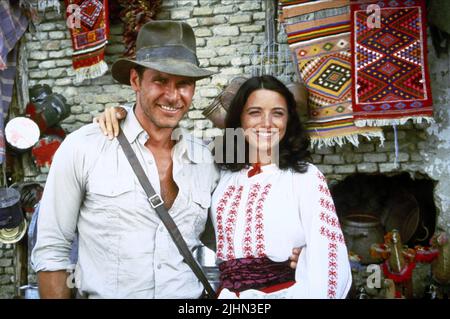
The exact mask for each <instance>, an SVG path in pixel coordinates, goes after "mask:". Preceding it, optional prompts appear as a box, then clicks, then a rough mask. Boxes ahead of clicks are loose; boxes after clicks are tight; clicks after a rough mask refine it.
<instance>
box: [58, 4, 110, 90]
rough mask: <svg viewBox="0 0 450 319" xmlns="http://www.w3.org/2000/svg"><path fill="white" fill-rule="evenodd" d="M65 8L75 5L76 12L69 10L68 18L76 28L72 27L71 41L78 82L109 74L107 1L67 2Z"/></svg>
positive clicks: (73, 64)
mask: <svg viewBox="0 0 450 319" xmlns="http://www.w3.org/2000/svg"><path fill="white" fill-rule="evenodd" d="M65 2H66V6H69V5H75V6H73V7H74V8H77V10H75V11H74V10H72V11H71V10H67V17H68V19H70V20H71V21H73V22H74V24H75V27H73V28H69V30H70V35H71V38H72V48H73V55H72V66H73V68H74V70H75V76H76V79H75V81H76V82H77V83H80V82H82V81H83V80H85V79H93V78H97V77H100V76H102V75H103V74H105V72H106V71H108V65H107V64H106V62H105V61H104V60H103V59H104V54H105V53H104V50H105V45H106V43H107V42H108V41H107V38H108V34H109V26H108V10H107V9H108V0H65ZM76 6H78V7H76Z"/></svg>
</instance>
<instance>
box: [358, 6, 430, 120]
mask: <svg viewBox="0 0 450 319" xmlns="http://www.w3.org/2000/svg"><path fill="white" fill-rule="evenodd" d="M373 4H376V6H372V7H370V8H368V4H367V3H366V4H358V3H353V4H351V16H352V52H353V54H352V56H353V62H352V63H353V74H352V76H353V88H352V91H353V99H354V101H353V111H354V116H355V123H356V125H358V126H382V125H395V124H404V123H405V122H406V121H407V120H409V119H412V120H413V121H414V122H418V123H420V122H421V121H422V120H426V121H428V122H430V121H432V116H433V111H432V107H431V105H432V99H431V89H430V78H429V75H428V64H427V57H426V54H427V47H426V41H427V36H426V21H425V13H426V11H425V1H423V0H406V1H404V0H396V1H374V2H373ZM377 14H378V16H379V19H378V21H377V19H376V15H377Z"/></svg>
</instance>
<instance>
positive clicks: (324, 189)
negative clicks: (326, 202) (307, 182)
mask: <svg viewBox="0 0 450 319" xmlns="http://www.w3.org/2000/svg"><path fill="white" fill-rule="evenodd" d="M319 191H320V192H321V193H322V194H324V195H326V196H328V197H330V198H331V193H330V190H329V189H328V187H327V186H326V185H323V184H319Z"/></svg>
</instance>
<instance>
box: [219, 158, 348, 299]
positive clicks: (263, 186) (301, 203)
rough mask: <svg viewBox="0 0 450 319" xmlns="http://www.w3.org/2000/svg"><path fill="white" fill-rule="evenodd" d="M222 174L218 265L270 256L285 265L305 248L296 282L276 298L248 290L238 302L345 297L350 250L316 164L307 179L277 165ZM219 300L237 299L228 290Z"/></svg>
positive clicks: (310, 166) (277, 294) (225, 290)
mask: <svg viewBox="0 0 450 319" xmlns="http://www.w3.org/2000/svg"><path fill="white" fill-rule="evenodd" d="M248 170H249V169H243V170H241V171H240V172H229V171H223V172H222V174H221V178H220V181H219V184H218V186H217V188H216V190H215V191H214V194H213V197H212V207H211V209H212V216H213V224H214V229H215V231H216V240H217V259H218V262H221V261H226V260H230V259H236V258H248V257H263V256H267V257H268V258H270V259H271V260H273V261H275V262H281V261H286V260H287V259H288V258H289V256H290V255H291V254H292V248H294V247H302V248H303V249H302V252H301V254H300V258H299V262H298V266H297V269H296V273H295V280H296V283H295V284H294V285H293V286H291V287H289V288H286V289H283V290H281V291H277V292H273V293H264V292H261V291H259V290H254V289H250V290H246V291H244V292H241V293H240V298H345V297H346V295H347V293H348V291H349V289H350V286H351V282H352V279H351V270H350V264H349V260H348V255H347V248H346V246H345V243H344V237H343V234H342V231H341V228H340V225H339V221H338V218H337V215H336V210H335V208H334V204H333V200H332V198H331V195H330V192H329V190H328V186H327V183H326V180H325V177H324V176H323V175H322V173H321V172H320V171H319V170H318V169H317V168H316V167H315V166H314V165H312V164H309V165H308V171H307V172H306V173H304V174H300V173H296V172H293V171H291V170H280V169H279V168H278V166H276V165H275V164H271V165H266V166H262V172H261V173H259V174H257V175H254V176H252V177H250V178H249V177H248V176H247V172H248ZM219 298H236V294H234V293H233V292H231V291H229V290H227V289H224V290H222V292H221V294H220V296H219Z"/></svg>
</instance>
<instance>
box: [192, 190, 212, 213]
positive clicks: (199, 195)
mask: <svg viewBox="0 0 450 319" xmlns="http://www.w3.org/2000/svg"><path fill="white" fill-rule="evenodd" d="M192 201H193V202H194V203H195V204H197V205H198V206H200V207H201V208H203V209H208V208H209V207H210V206H211V194H210V193H209V192H208V191H206V190H203V189H193V190H192Z"/></svg>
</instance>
